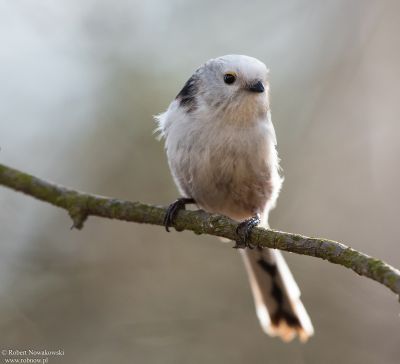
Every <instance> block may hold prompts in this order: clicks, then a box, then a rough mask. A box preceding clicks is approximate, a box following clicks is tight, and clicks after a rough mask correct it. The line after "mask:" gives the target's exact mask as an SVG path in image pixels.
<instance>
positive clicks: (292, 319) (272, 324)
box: [241, 248, 314, 342]
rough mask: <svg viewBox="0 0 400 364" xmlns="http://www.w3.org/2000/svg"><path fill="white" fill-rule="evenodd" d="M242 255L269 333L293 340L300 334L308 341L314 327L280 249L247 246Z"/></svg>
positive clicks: (260, 318) (259, 314)
mask: <svg viewBox="0 0 400 364" xmlns="http://www.w3.org/2000/svg"><path fill="white" fill-rule="evenodd" d="M241 255H242V257H243V261H244V264H245V266H246V270H247V274H248V277H249V280H250V285H251V290H252V292H253V296H254V303H255V306H256V312H257V316H258V318H259V320H260V324H261V326H262V328H263V330H264V331H265V333H267V334H268V335H271V336H279V337H281V338H282V340H284V341H290V340H292V339H293V338H294V337H295V336H296V334H297V335H298V336H299V339H300V340H301V341H303V342H305V341H307V339H308V338H309V337H310V336H312V335H313V333H314V329H313V326H312V323H311V320H310V318H309V316H308V314H307V312H306V310H305V308H304V306H303V303H302V302H301V300H300V290H299V287H298V286H297V284H296V282H295V280H294V278H293V276H292V273H291V272H290V270H289V268H288V266H287V264H286V262H285V260H284V258H283V256H282V254H281V253H280V251H278V250H274V249H260V248H257V249H254V250H250V249H245V250H241Z"/></svg>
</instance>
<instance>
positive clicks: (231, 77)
mask: <svg viewBox="0 0 400 364" xmlns="http://www.w3.org/2000/svg"><path fill="white" fill-rule="evenodd" d="M235 81H236V76H235V75H234V74H232V73H225V74H224V82H225V83H226V84H228V85H231V84H232V83H234V82H235Z"/></svg>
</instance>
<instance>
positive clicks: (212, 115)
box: [157, 55, 313, 340]
mask: <svg viewBox="0 0 400 364" xmlns="http://www.w3.org/2000/svg"><path fill="white" fill-rule="evenodd" d="M267 75H268V70H267V68H266V66H265V65H264V64H263V63H262V62H260V61H258V60H257V59H255V58H251V57H247V56H239V55H229V56H224V57H220V58H216V59H212V60H210V61H208V62H207V63H205V64H204V65H203V66H201V67H200V68H199V69H198V70H197V71H196V72H195V73H194V75H193V76H192V77H191V78H190V79H189V80H188V82H187V83H186V84H185V86H184V88H183V89H182V90H181V92H180V93H179V94H178V96H177V97H176V99H175V100H174V101H173V102H172V103H171V104H170V106H169V108H168V109H167V111H166V112H165V113H163V114H161V115H159V116H158V117H157V121H158V124H159V127H158V131H159V132H160V133H161V136H163V137H164V138H165V148H166V152H167V156H168V162H169V166H170V169H171V172H172V175H173V177H174V180H175V183H176V185H177V186H178V188H179V191H180V193H181V194H182V195H183V196H184V197H187V198H191V199H194V200H195V202H196V204H197V205H198V206H199V207H200V208H202V209H204V210H206V211H208V212H212V213H219V214H223V215H226V216H229V217H230V218H232V219H235V220H237V221H244V220H246V219H249V218H251V217H253V216H255V215H257V214H259V215H260V216H261V222H262V225H263V226H265V227H267V226H268V214H269V211H270V210H271V209H272V208H273V207H274V206H275V202H276V199H277V197H278V194H279V191H280V188H281V184H282V178H281V177H280V175H279V159H278V156H277V152H276V137H275V131H274V127H273V124H272V121H271V114H270V108H269V97H268V91H269V90H268V88H269V84H268V80H267ZM242 255H243V258H244V262H245V265H246V269H247V271H248V274H249V278H250V283H251V286H252V291H253V295H254V298H255V303H256V310H257V314H258V317H259V319H260V322H261V324H262V327H263V329H264V331H265V332H267V333H268V334H271V335H280V336H281V337H282V338H283V339H286V340H287V339H291V338H292V337H293V336H294V334H295V333H296V332H297V333H298V334H299V336H300V338H301V339H305V338H307V337H308V336H310V335H311V334H312V332H313V329H312V325H311V322H310V320H309V318H308V315H307V313H306V311H305V310H304V307H303V305H302V304H301V302H300V300H299V297H300V291H299V290H298V288H297V285H296V283H295V282H294V279H293V277H292V276H291V273H290V271H289V269H288V268H287V265H286V263H285V261H284V260H283V257H282V256H281V255H280V253H279V252H277V251H269V250H265V251H261V250H259V249H255V250H249V249H245V250H243V252H242ZM268 266H271V267H273V268H271V269H272V271H273V270H275V271H276V272H277V273H271V272H272V271H268V269H266V267H268ZM273 290H275V292H273ZM278 291H279V292H278ZM277 292H278V293H277ZM280 309H281V310H280ZM274 310H275V312H274ZM289 321H290V322H289Z"/></svg>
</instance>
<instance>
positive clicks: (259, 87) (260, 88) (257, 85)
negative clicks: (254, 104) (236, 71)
mask: <svg viewBox="0 0 400 364" xmlns="http://www.w3.org/2000/svg"><path fill="white" fill-rule="evenodd" d="M247 89H248V90H249V91H251V92H258V93H261V92H264V90H265V88H264V85H263V83H262V82H261V81H255V82H253V83H251V84H250V85H248V87H247Z"/></svg>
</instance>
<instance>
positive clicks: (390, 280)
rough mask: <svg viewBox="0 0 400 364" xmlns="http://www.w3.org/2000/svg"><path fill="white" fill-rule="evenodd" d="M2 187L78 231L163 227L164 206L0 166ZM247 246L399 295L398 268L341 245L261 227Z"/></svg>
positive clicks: (194, 220) (185, 221) (207, 229)
mask: <svg viewBox="0 0 400 364" xmlns="http://www.w3.org/2000/svg"><path fill="white" fill-rule="evenodd" d="M0 185H3V186H6V187H9V188H11V189H14V190H16V191H19V192H23V193H25V194H27V195H30V196H32V197H35V198H37V199H39V200H41V201H45V202H48V203H50V204H52V205H55V206H58V207H60V208H62V209H64V210H66V211H68V213H69V215H70V216H71V218H72V221H73V227H75V228H77V229H81V228H82V227H83V224H84V222H85V220H86V219H87V217H88V216H91V215H92V216H100V217H104V218H109V219H118V220H124V221H131V222H137V223H143V224H152V225H160V226H162V225H163V219H164V216H165V212H166V208H165V207H160V206H151V205H146V204H143V203H140V202H130V201H122V200H118V199H115V198H108V197H103V196H96V195H93V194H88V193H83V192H79V191H75V190H72V189H69V188H67V187H63V186H59V185H56V184H54V183H50V182H47V181H44V180H42V179H39V178H37V177H34V176H32V175H29V174H27V173H24V172H21V171H18V170H16V169H13V168H10V167H7V166H5V165H2V164H0ZM174 227H175V229H176V230H178V231H182V230H190V231H193V232H194V233H196V234H208V235H215V236H220V237H224V238H228V239H231V240H235V239H236V237H237V236H236V227H237V223H236V222H235V221H233V220H231V219H229V218H227V217H224V216H220V215H211V214H208V213H206V212H204V211H186V210H183V211H180V212H179V213H178V215H177V218H176V220H175V223H174ZM250 243H251V244H253V245H256V246H260V247H263V248H274V249H280V250H285V251H288V252H292V253H297V254H303V255H309V256H313V257H318V258H322V259H325V260H327V261H329V262H331V263H334V264H339V265H342V266H344V267H347V268H350V269H352V270H353V271H354V272H356V273H358V274H359V275H362V276H365V277H368V278H371V279H373V280H375V281H377V282H379V283H381V284H383V285H385V286H386V287H388V288H390V289H391V290H392V291H393V292H394V293H396V294H397V295H399V294H400V271H399V270H397V269H396V268H394V267H392V266H390V265H388V264H386V263H385V262H383V261H382V260H379V259H376V258H373V257H370V256H368V255H366V254H364V253H361V252H358V251H356V250H354V249H352V248H349V247H347V246H346V245H344V244H341V243H338V242H335V241H332V240H327V239H320V238H310V237H306V236H302V235H299V234H292V233H286V232H282V231H275V230H271V229H268V230H267V229H263V228H255V229H254V230H253V231H252V233H251V237H250Z"/></svg>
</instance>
